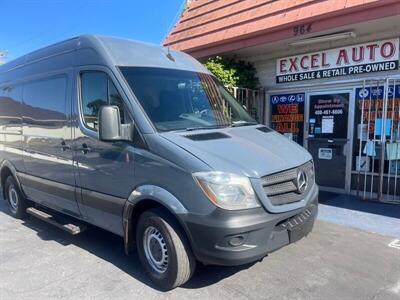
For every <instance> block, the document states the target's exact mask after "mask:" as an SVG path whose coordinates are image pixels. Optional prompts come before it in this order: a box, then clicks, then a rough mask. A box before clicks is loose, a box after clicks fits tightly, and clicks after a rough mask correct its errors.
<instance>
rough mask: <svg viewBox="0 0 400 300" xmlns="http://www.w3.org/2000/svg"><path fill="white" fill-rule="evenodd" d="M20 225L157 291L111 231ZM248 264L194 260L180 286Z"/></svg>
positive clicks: (3, 209) (211, 280) (1, 209)
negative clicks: (87, 254) (77, 231)
mask: <svg viewBox="0 0 400 300" xmlns="http://www.w3.org/2000/svg"><path fill="white" fill-rule="evenodd" d="M0 213H4V214H7V215H10V214H9V212H8V207H7V205H6V202H5V201H3V199H1V198H0ZM22 225H24V226H26V227H28V228H30V229H32V230H34V231H35V232H36V233H37V236H38V237H40V238H41V239H42V240H45V241H49V240H51V241H56V242H58V243H59V244H61V245H63V246H67V245H75V246H77V247H79V248H81V249H84V250H86V251H88V252H90V253H91V254H93V255H95V256H97V257H99V258H101V259H103V260H105V261H107V262H109V263H111V264H113V265H114V266H116V267H118V268H119V269H120V270H122V271H124V272H125V273H127V274H129V275H130V276H132V277H133V278H135V279H136V280H139V281H140V282H142V283H144V284H146V285H148V286H149V287H151V288H153V289H155V290H159V289H158V288H157V287H156V286H154V284H153V283H152V282H151V281H150V280H149V278H148V277H147V275H146V274H145V271H144V269H143V267H142V266H141V264H140V261H139V257H138V256H137V253H136V251H133V253H131V254H130V255H129V256H126V255H125V252H124V246H123V239H122V238H121V237H119V236H117V235H115V234H112V233H110V232H108V231H105V230H103V229H101V228H98V227H95V226H91V225H88V228H87V230H86V231H84V232H82V233H80V234H78V235H76V236H72V235H70V234H68V233H66V232H64V231H62V230H60V229H58V228H55V227H53V226H52V225H50V224H47V223H45V222H43V221H41V220H38V219H36V218H34V217H28V218H27V219H25V220H24V221H23V223H22ZM251 265H252V264H248V265H244V266H238V267H222V266H204V265H202V264H200V263H198V265H197V267H196V271H195V274H194V276H193V277H192V279H191V280H189V282H187V283H186V284H185V285H184V286H183V287H182V288H187V289H197V288H201V287H205V286H209V285H212V284H215V283H217V282H219V281H220V280H223V279H224V278H227V277H229V276H232V275H234V274H235V273H237V272H239V271H241V270H244V269H247V268H249V267H250V266H251Z"/></svg>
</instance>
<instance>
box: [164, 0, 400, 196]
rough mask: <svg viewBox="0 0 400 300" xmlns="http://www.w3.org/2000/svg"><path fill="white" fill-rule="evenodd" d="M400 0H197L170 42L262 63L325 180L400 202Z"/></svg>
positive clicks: (271, 97)
mask: <svg viewBox="0 0 400 300" xmlns="http://www.w3.org/2000/svg"><path fill="white" fill-rule="evenodd" d="M399 37H400V1H399V0H347V1H345V0H325V1H313V0H296V1H288V0H275V1H271V0H270V1H268V0H264V1H251V0H244V1H234V0H220V1H209V0H197V1H191V2H190V3H189V4H188V6H187V7H186V9H185V10H184V11H183V13H182V15H181V17H180V19H179V20H178V21H177V23H176V25H175V27H174V28H173V29H172V30H171V32H170V33H169V34H168V36H167V37H166V39H165V40H164V45H166V46H170V47H172V48H175V49H178V50H181V51H185V52H187V53H189V54H191V55H193V56H195V57H196V58H198V59H200V60H205V59H206V58H208V57H210V56H214V55H221V56H227V57H236V58H238V59H243V60H245V61H249V62H251V63H253V64H254V66H255V67H256V69H257V73H258V77H259V80H260V84H261V87H262V88H263V89H265V91H266V95H265V99H264V103H265V108H266V109H265V118H264V120H265V123H266V125H268V126H271V127H272V128H274V129H275V130H277V131H279V132H281V133H282V134H284V135H285V136H287V137H288V138H290V139H293V140H294V141H296V142H297V143H299V144H301V145H303V146H304V147H305V148H307V149H308V150H309V151H310V152H311V154H312V155H313V158H314V162H315V167H316V172H317V181H318V183H319V185H320V186H321V189H325V190H329V191H335V192H341V193H348V194H356V195H358V196H360V197H361V198H364V199H378V200H381V201H388V202H393V201H394V202H400V122H399V119H400V71H399V47H400V43H399Z"/></svg>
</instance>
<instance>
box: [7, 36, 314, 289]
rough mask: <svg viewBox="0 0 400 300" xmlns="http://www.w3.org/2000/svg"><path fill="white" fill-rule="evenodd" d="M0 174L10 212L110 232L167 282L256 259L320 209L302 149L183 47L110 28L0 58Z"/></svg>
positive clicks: (294, 236)
mask: <svg viewBox="0 0 400 300" xmlns="http://www.w3.org/2000/svg"><path fill="white" fill-rule="evenodd" d="M0 175H1V186H2V190H3V196H4V199H5V200H6V201H7V202H8V206H9V209H10V212H11V214H12V215H13V216H15V217H18V218H23V217H25V216H26V214H27V213H28V214H31V215H34V216H36V217H39V218H41V219H43V220H45V221H48V222H50V223H52V224H55V225H58V226H59V227H60V228H63V229H65V230H67V231H69V232H71V233H73V234H76V233H79V232H80V231H81V230H83V228H84V226H83V224H93V225H96V226H98V227H101V228H103V229H105V230H108V231H111V232H113V233H115V234H117V235H120V236H122V237H123V238H124V242H125V249H126V252H127V253H129V251H130V250H132V249H134V248H136V249H137V251H138V255H139V258H140V261H141V263H142V264H143V267H144V268H145V270H146V272H147V273H148V275H149V276H150V277H151V279H152V280H153V281H154V282H155V283H156V284H157V285H158V286H159V287H161V288H162V289H166V290H167V289H171V288H174V287H177V286H179V285H182V284H183V283H185V282H186V281H187V280H189V278H190V277H191V275H192V274H193V272H194V269H195V265H196V262H197V261H200V262H202V263H204V264H218V265H240V264H245V263H249V262H253V261H257V260H260V259H262V258H263V257H264V256H265V255H267V254H268V253H270V252H272V251H274V250H276V249H278V248H280V247H282V246H285V245H287V244H289V243H292V242H295V241H296V240H298V239H300V238H302V237H303V236H305V235H307V234H308V233H309V232H310V231H311V229H312V227H313V223H314V220H315V217H316V214H317V202H318V187H317V185H316V183H315V180H314V168H313V161H312V159H311V156H310V154H309V153H308V152H307V151H306V150H305V149H303V148H302V147H300V146H299V145H297V144H296V143H294V142H292V141H290V140H289V139H287V138H286V137H283V136H282V135H280V134H278V133H276V132H274V131H273V130H271V129H270V128H268V127H266V126H264V125H261V124H258V123H257V122H256V121H255V120H254V119H253V118H252V117H250V115H249V114H248V113H247V112H246V110H245V109H244V108H243V107H242V106H241V105H240V104H239V103H238V102H237V101H236V100H235V99H234V98H233V97H232V96H231V94H230V93H229V92H228V91H227V90H226V89H225V88H224V86H223V85H221V83H220V82H219V81H218V80H217V79H216V78H215V77H214V76H213V75H212V74H211V73H210V72H209V71H207V69H205V68H204V67H203V66H202V64H200V63H199V62H197V61H196V60H195V59H193V58H192V57H190V56H189V55H186V54H185V53H181V52H177V51H173V50H170V49H168V48H164V47H160V46H156V45H150V44H145V43H139V42H135V41H130V40H125V39H119V38H112V37H103V36H94V35H84V36H79V37H76V38H72V39H69V40H66V41H63V42H60V43H57V44H54V45H52V46H49V47H46V48H43V49H41V50H38V51H35V52H32V53H30V54H27V55H25V56H23V57H21V58H19V59H16V60H14V61H11V62H9V63H7V64H5V65H3V66H1V67H0ZM59 217H61V218H62V220H63V221H62V222H61V221H57V220H58V219H57V218H59ZM65 220H68V221H65ZM110 247H112V245H110Z"/></svg>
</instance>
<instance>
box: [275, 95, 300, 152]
mask: <svg viewBox="0 0 400 300" xmlns="http://www.w3.org/2000/svg"><path fill="white" fill-rule="evenodd" d="M304 99H305V94H304V93H291V94H278V95H271V96H270V101H271V123H272V129H274V130H276V131H278V132H280V133H282V134H283V135H284V136H286V137H288V138H290V139H292V140H293V141H295V142H297V143H298V144H300V145H303V136H304V133H303V132H304Z"/></svg>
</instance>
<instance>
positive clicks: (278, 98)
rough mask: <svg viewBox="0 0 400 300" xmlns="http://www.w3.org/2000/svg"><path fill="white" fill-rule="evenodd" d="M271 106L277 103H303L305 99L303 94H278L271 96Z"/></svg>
mask: <svg viewBox="0 0 400 300" xmlns="http://www.w3.org/2000/svg"><path fill="white" fill-rule="evenodd" d="M270 99H271V103H272V104H278V103H303V102H304V99H305V94H304V93H293V94H280V95H271V97H270Z"/></svg>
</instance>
